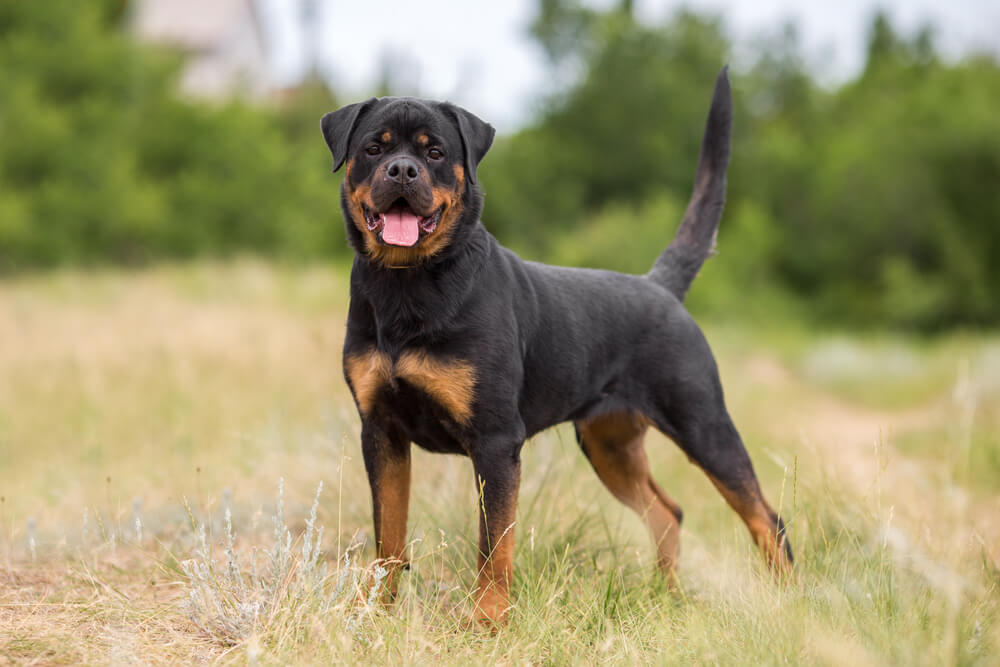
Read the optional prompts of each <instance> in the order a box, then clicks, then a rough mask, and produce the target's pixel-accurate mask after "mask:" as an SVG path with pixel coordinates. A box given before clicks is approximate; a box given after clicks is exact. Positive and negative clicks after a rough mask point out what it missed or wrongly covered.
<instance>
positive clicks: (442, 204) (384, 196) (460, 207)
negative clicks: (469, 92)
mask: <svg viewBox="0 0 1000 667" xmlns="http://www.w3.org/2000/svg"><path fill="white" fill-rule="evenodd" d="M322 129H323V137H324V138H325V139H326V143H327V145H328V146H329V147H330V152H331V153H333V170H334V171H337V170H338V169H339V168H340V166H341V165H343V164H344V163H346V164H347V167H346V174H345V176H344V184H343V188H342V190H341V202H342V205H343V209H344V217H345V220H346V223H347V235H348V239H349V240H350V242H351V245H352V246H353V247H354V249H355V251H356V252H358V253H361V254H363V255H365V256H366V257H368V258H369V259H371V260H372V261H374V262H376V263H378V264H381V265H382V266H384V267H388V268H403V267H412V266H417V265H419V264H421V263H423V262H426V261H428V260H430V259H431V258H433V257H437V256H440V255H442V254H443V253H444V252H445V251H446V249H447V248H448V247H450V246H451V245H452V244H453V243H457V242H459V240H460V238H461V234H462V231H463V228H466V227H469V226H471V225H472V224H473V223H474V222H475V221H476V220H477V219H478V217H479V213H480V209H481V207H482V196H481V194H480V191H479V188H478V186H477V185H476V166H477V165H478V164H479V161H480V160H482V158H483V156H484V155H485V154H486V151H487V150H489V148H490V145H491V144H492V143H493V135H494V129H493V127H492V126H491V125H489V124H488V123H486V122H484V121H482V120H480V119H479V118H477V117H476V116H474V115H473V114H471V113H469V112H468V111H466V110H465V109H462V108H460V107H457V106H454V105H452V104H448V103H446V102H445V103H442V102H430V101H427V100H419V99H414V98H410V97H384V98H381V99H376V98H374V97H373V98H371V99H369V100H367V101H365V102H359V103H357V104H349V105H348V106H346V107H343V108H341V109H338V110H337V111H331V112H330V113H328V114H326V115H325V116H323V121H322Z"/></svg>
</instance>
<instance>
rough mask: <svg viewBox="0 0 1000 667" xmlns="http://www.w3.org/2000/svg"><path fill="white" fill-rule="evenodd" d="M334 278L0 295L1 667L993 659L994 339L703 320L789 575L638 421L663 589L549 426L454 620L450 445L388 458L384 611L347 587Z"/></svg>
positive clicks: (172, 276)
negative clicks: (792, 567) (401, 492)
mask: <svg viewBox="0 0 1000 667" xmlns="http://www.w3.org/2000/svg"><path fill="white" fill-rule="evenodd" d="M695 289H697V286H696V287H695ZM346 293H347V284H346V276H345V275H344V274H343V273H341V272H340V271H338V270H334V269H330V268H327V267H310V268H301V269H292V268H287V267H285V268H282V267H274V266H270V265H264V264H259V263H255V262H250V261H245V262H233V263H227V264H196V265H190V266H180V267H162V268H157V269H151V270H146V271H142V272H138V273H120V272H116V271H108V272H97V273H85V272H65V273H54V274H48V275H44V276H39V277H33V278H25V279H19V280H15V281H8V282H6V283H4V284H0V341H2V344H0V378H2V382H0V496H2V498H3V499H2V501H0V663H4V662H12V663H45V664H59V663H64V664H76V663H95V662H97V663H103V662H126V661H141V662H147V663H187V662H219V663H223V664H229V663H245V662H248V661H249V662H253V663H261V664H287V663H330V662H358V663H369V662H376V661H377V662H380V663H381V662H393V663H401V664H424V663H430V662H434V663H440V664H463V665H464V664H493V663H502V664H521V663H539V662H545V663H556V664H576V663H579V662H581V661H584V660H586V661H591V662H598V663H602V664H605V663H608V664H620V663H626V664H634V663H650V662H652V663H685V664H688V663H721V664H747V663H763V664H774V663H797V664H843V663H854V664H858V665H863V664H885V663H897V664H915V665H919V664H934V665H939V664H963V665H964V664H996V656H997V655H1000V623H998V614H1000V590H998V588H1000V482H998V480H1000V384H998V383H997V381H996V379H995V378H996V377H1000V373H995V372H993V371H992V370H990V369H993V368H994V366H995V364H996V350H997V349H998V346H1000V339H998V338H997V337H990V336H985V335H976V336H974V335H968V334H967V335H954V336H948V337H942V338H940V339H935V340H930V341H913V340H908V339H905V338H894V337H888V336H879V337H867V336H862V337H859V336H850V335H842V336H837V337H830V336H818V335H815V334H813V333H810V332H807V331H797V330H795V331H794V333H788V332H785V333H782V334H781V335H773V336H772V335H770V334H769V333H768V332H766V331H765V332H761V331H760V330H758V329H755V328H753V327H750V326H748V325H740V324H733V323H722V322H720V323H708V325H707V326H706V331H707V334H708V336H709V339H710V341H711V342H712V344H713V346H714V347H715V349H716V351H717V354H718V356H719V364H720V368H721V369H722V373H723V382H724V385H725V387H726V391H727V397H728V400H729V403H730V408H731V411H732V413H733V415H734V418H735V420H736V422H737V424H738V425H739V426H740V428H741V431H742V433H743V435H744V439H745V440H746V441H747V443H748V446H749V448H750V450H751V455H752V456H753V458H754V461H755V465H756V467H757V470H758V473H759V475H760V477H761V479H762V483H763V485H764V488H765V491H766V493H767V494H768V496H769V497H770V499H771V500H772V502H773V503H774V504H775V505H781V507H782V512H783V514H784V515H785V516H786V518H787V520H788V524H789V530H790V533H791V537H792V541H793V546H794V547H795V550H796V556H797V561H796V575H795V578H794V580H793V581H791V582H788V583H786V584H783V585H778V584H776V583H775V582H774V581H773V580H772V579H771V578H770V576H768V574H767V573H766V572H764V571H762V568H761V564H760V561H759V559H758V558H757V557H756V555H755V551H754V549H753V548H752V546H751V544H750V540H749V538H748V536H747V534H746V530H745V529H744V528H743V527H742V525H741V524H740V523H739V521H738V519H737V518H736V516H735V514H734V513H733V512H731V511H730V510H729V509H728V508H727V507H726V506H725V505H724V503H723V502H722V501H721V499H720V498H719V496H718V494H717V493H716V492H715V491H714V489H713V488H712V486H711V485H710V484H709V483H708V482H707V480H705V479H704V476H703V475H701V473H700V472H699V471H698V470H697V469H696V468H694V467H693V466H691V465H690V464H689V463H688V462H687V461H686V459H685V458H684V457H683V455H681V454H680V453H679V452H678V451H677V449H676V447H674V446H673V445H672V444H670V443H669V442H668V441H666V440H665V439H663V438H662V437H659V436H655V437H654V436H651V437H650V438H649V442H648V451H649V453H650V458H651V461H652V464H653V469H654V474H655V476H656V477H657V479H658V480H659V481H660V482H661V484H662V485H663V486H664V487H665V488H666V489H667V490H668V491H669V492H670V493H671V495H672V496H674V497H675V498H677V499H678V501H679V502H680V503H681V504H682V505H683V507H684V510H685V523H684V532H683V535H682V552H681V570H680V587H679V589H678V590H677V591H673V592H672V591H668V590H666V589H665V587H664V585H663V582H662V581H660V580H659V579H658V578H657V577H656V576H655V575H654V573H653V553H652V548H651V546H650V545H649V544H648V541H647V537H646V535H645V534H644V531H643V528H642V526H641V524H640V522H639V520H638V519H637V518H635V517H634V516H632V515H631V514H630V513H629V512H628V511H627V510H624V509H623V508H622V507H621V506H620V505H619V504H618V503H617V502H616V501H614V500H613V499H612V498H611V497H610V495H609V494H607V493H606V492H605V491H604V490H603V489H602V487H601V485H600V483H599V482H598V481H597V479H596V477H595V475H594V474H593V472H592V471H591V470H590V469H589V467H588V465H587V463H586V461H585V460H584V459H583V457H582V456H580V454H579V452H578V448H577V446H576V444H575V442H574V440H573V436H572V433H571V432H570V430H568V429H566V428H559V429H554V430H553V431H550V432H547V433H545V434H542V435H541V436H539V437H537V438H536V439H535V440H534V441H533V442H531V443H529V444H528V445H527V446H526V447H525V449H524V460H523V471H524V472H523V481H522V485H521V493H520V511H519V515H518V523H517V528H516V530H517V537H518V546H517V556H516V566H517V570H516V575H515V576H516V583H515V591H516V606H515V609H514V610H513V612H512V621H511V623H510V625H509V626H508V627H507V628H505V629H503V630H502V631H500V632H499V633H498V634H497V635H495V636H493V635H489V634H483V633H477V632H468V631H465V630H464V629H462V626H463V623H464V620H465V618H466V617H467V616H468V614H469V613H470V611H471V601H470V599H469V592H470V590H471V588H472V586H473V585H474V581H475V571H474V569H475V555H474V554H475V551H474V550H475V540H476V535H475V531H476V516H475V503H476V495H475V484H474V481H473V479H472V473H471V469H470V466H469V464H468V462H467V461H465V460H463V459H460V458H456V457H445V456H437V455H430V454H426V453H423V452H420V451H416V452H415V454H414V471H415V475H414V484H413V491H412V505H411V512H410V516H411V519H410V536H411V539H412V540H413V544H412V561H413V563H412V567H411V570H410V571H409V572H408V573H406V574H405V575H404V576H403V579H402V586H401V594H400V598H399V601H398V603H397V604H396V606H395V607H394V608H392V609H391V610H390V611H388V612H386V611H384V610H382V609H381V608H380V607H379V606H378V605H376V604H373V603H372V602H371V601H372V600H373V599H374V596H377V595H378V587H379V585H380V583H379V573H378V571H377V570H376V569H375V567H374V566H373V565H372V563H371V561H372V559H373V555H374V554H373V548H372V545H371V537H370V530H371V528H370V506H369V496H368V489H367V481H366V478H365V474H364V468H363V464H362V462H361V458H360V452H359V447H358V428H359V427H358V423H357V419H356V417H355V415H354V410H353V405H352V404H351V401H350V398H349V396H348V394H347V392H346V389H345V387H344V384H343V380H342V379H341V369H340V362H339V357H340V352H339V350H340V343H341V336H342V332H343V324H344V313H345V308H346ZM281 478H283V479H284V490H283V493H282V494H281V495H280V496H278V494H277V493H276V488H277V485H278V482H279V479H281ZM321 481H322V482H323V483H324V486H323V491H322V494H321V495H320V496H319V502H318V503H315V504H314V500H315V498H316V488H317V485H318V484H319V483H320V482H321ZM279 498H280V501H279ZM279 507H280V510H279ZM276 517H277V521H276V520H275V519H276ZM321 527H322V528H323V529H324V530H323V532H322V534H321V533H320V528H321ZM202 535H204V542H202V538H201V536H202ZM317 544H318V547H317ZM317 548H318V549H319V550H320V552H319V553H317V551H316V549H317ZM345 556H346V560H345ZM241 605H242V606H241Z"/></svg>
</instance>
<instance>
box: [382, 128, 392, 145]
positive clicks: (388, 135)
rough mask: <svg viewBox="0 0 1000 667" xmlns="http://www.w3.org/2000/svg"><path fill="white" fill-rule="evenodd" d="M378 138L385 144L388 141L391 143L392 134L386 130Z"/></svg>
mask: <svg viewBox="0 0 1000 667" xmlns="http://www.w3.org/2000/svg"><path fill="white" fill-rule="evenodd" d="M380 138H381V139H382V142H383V143H386V144H387V143H389V142H390V141H392V132H390V131H389V130H386V131H385V132H383V133H382V136H381V137H380Z"/></svg>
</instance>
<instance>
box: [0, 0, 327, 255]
mask: <svg viewBox="0 0 1000 667" xmlns="http://www.w3.org/2000/svg"><path fill="white" fill-rule="evenodd" d="M121 9H122V3H121V2H119V1H116V0H95V1H93V2H86V3H80V2H75V1H74V0H51V1H50V2H45V3H37V2H5V3H2V4H0V91H2V92H0V271H4V272H9V271H13V270H20V269H25V268H32V267H44V266H52V265H56V264H59V263H66V262H70V263H78V264H92V263H97V262H105V261H113V262H118V263H126V264H132V263H137V262H144V261H148V260H150V259H154V258H161V257H189V256H194V255H203V254H213V255H219V254H227V253H232V252H239V251H253V252H262V253H274V254H284V253H291V254H312V255H321V254H330V253H337V252H341V250H342V249H343V248H345V244H344V242H343V233H342V231H341V228H340V225H339V224H338V223H337V217H338V216H337V211H336V210H335V208H336V207H335V205H333V206H331V204H330V201H331V199H332V200H333V201H334V204H335V201H336V197H335V195H334V196H333V197H331V196H330V195H331V192H335V190H333V189H332V188H333V187H334V185H335V183H334V182H332V181H333V179H332V178H330V177H329V171H328V167H329V165H328V162H329V160H328V156H326V155H324V153H325V150H324V149H323V146H322V142H320V141H318V140H317V137H318V130H317V129H316V128H317V127H318V121H317V118H318V116H319V114H320V109H322V108H329V103H330V102H331V101H332V100H330V99H329V96H327V97H326V98H325V99H323V100H322V102H320V101H319V100H317V99H316V96H315V95H312V96H311V97H304V98H303V99H304V100H305V101H308V102H315V103H317V107H316V108H315V109H310V116H311V117H310V118H309V122H308V127H309V134H310V136H309V141H308V143H306V141H305V135H304V132H303V130H302V128H303V127H304V126H305V123H304V121H303V120H302V114H301V113H300V112H298V109H299V107H296V106H295V105H294V104H292V105H291V108H289V109H286V110H285V113H284V115H281V116H278V115H277V114H275V113H273V112H271V111H267V110H261V109H256V108H252V107H250V106H248V105H246V104H244V103H242V102H240V101H238V100H234V101H232V102H228V103H226V104H222V105H208V104H204V103H196V102H194V101H190V100H184V99H181V98H179V97H178V96H177V94H176V75H177V72H178V69H179V65H180V59H179V56H178V55H177V54H175V53H172V52H170V51H168V50H165V49H160V48H155V47H152V46H149V45H144V44H137V43H135V42H133V41H132V40H131V39H130V38H129V36H128V35H127V33H125V32H124V31H122V30H121V29H120V26H119V25H118V23H119V22H120V20H121V15H122V11H121ZM279 117H280V121H279ZM317 144H319V145H317ZM299 149H302V150H299ZM321 175H325V176H326V177H327V178H326V179H325V181H326V182H321V178H322V176H321ZM321 193H322V194H321Z"/></svg>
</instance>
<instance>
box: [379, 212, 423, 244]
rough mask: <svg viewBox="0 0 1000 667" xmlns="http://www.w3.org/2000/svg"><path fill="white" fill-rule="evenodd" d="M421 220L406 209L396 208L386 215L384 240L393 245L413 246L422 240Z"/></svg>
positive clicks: (383, 231)
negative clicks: (418, 240)
mask: <svg viewBox="0 0 1000 667" xmlns="http://www.w3.org/2000/svg"><path fill="white" fill-rule="evenodd" d="M419 222H420V219H419V218H418V217H417V216H415V215H413V213H411V212H410V211H409V210H407V209H405V208H394V209H392V210H391V211H387V212H386V214H385V226H384V227H383V228H382V240H383V241H385V242H386V243H391V244H392V245H402V246H411V245H413V244H414V243H416V242H417V239H419V238H420V226H419Z"/></svg>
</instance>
